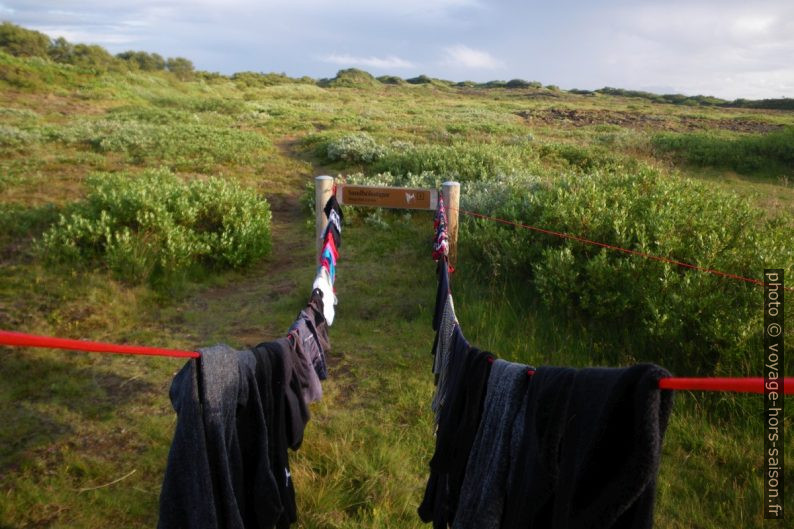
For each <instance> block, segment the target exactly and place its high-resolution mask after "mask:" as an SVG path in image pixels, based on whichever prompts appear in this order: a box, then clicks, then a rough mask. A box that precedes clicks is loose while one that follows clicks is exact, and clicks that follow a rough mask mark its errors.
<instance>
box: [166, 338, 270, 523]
mask: <svg viewBox="0 0 794 529" xmlns="http://www.w3.org/2000/svg"><path fill="white" fill-rule="evenodd" d="M201 353H202V357H201V359H200V360H196V359H192V360H190V361H188V363H187V364H186V365H185V366H184V367H183V368H182V369H181V370H180V371H179V373H177V375H176V376H175V377H174V380H173V382H172V383H171V390H170V396H171V402H172V404H173V406H174V410H176V412H177V425H176V430H175V432H174V439H173V442H172V443H171V449H170V451H169V454H168V464H167V467H166V472H165V477H164V479H163V486H162V489H161V492H160V517H159V520H158V527H159V528H161V529H168V528H180V529H181V528H185V527H190V528H207V529H217V528H221V527H223V528H231V529H243V528H245V527H272V526H273V524H274V523H275V521H276V519H277V518H278V517H279V515H280V514H281V502H280V497H279V494H278V491H277V486H276V481H275V476H274V475H273V473H272V471H271V466H270V459H269V457H268V453H269V449H270V447H269V437H270V433H269V430H268V423H267V421H266V418H265V413H264V410H263V407H262V400H261V399H260V393H259V388H258V386H257V380H256V361H255V359H254V357H253V354H252V353H251V351H248V350H244V351H235V350H234V349H231V348H230V347H228V346H225V345H219V346H215V347H210V348H206V349H202V350H201Z"/></svg>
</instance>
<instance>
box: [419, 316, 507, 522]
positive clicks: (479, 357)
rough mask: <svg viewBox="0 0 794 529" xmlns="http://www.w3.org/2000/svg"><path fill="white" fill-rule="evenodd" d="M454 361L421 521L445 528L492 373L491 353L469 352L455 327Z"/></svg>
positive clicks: (421, 511)
mask: <svg viewBox="0 0 794 529" xmlns="http://www.w3.org/2000/svg"><path fill="white" fill-rule="evenodd" d="M452 346H453V352H454V355H455V362H452V363H451V364H450V375H449V376H450V380H449V384H450V385H449V394H448V399H447V401H446V403H445V404H444V407H443V408H442V410H441V415H440V421H439V424H438V431H437V433H436V450H435V453H434V454H433V458H432V459H431V460H430V477H429V479H428V483H427V487H426V488H425V495H424V499H423V500H422V504H421V505H420V506H419V509H418V512H419V516H420V518H421V519H422V520H423V521H425V522H431V521H432V522H433V527H434V528H446V527H447V525H448V524H450V523H452V520H453V519H454V517H455V511H456V510H457V505H458V498H459V496H460V487H461V485H462V483H463V477H464V475H465V473H466V464H467V463H468V460H469V453H470V452H471V447H472V444H473V443H474V438H475V436H476V435H477V428H478V427H479V424H480V417H481V416H482V406H483V401H484V399H485V391H486V388H487V385H488V376H489V374H490V371H491V363H490V362H489V359H490V360H493V356H492V355H491V354H490V353H486V352H483V351H480V350H479V349H470V348H469V346H468V344H467V343H466V340H465V338H463V334H462V333H461V332H460V329H459V328H458V329H457V330H456V332H455V334H454V335H453V342H452Z"/></svg>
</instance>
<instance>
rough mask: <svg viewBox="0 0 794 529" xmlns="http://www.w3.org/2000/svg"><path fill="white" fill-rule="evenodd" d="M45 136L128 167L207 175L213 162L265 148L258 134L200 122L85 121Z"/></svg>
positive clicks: (239, 159)
mask: <svg viewBox="0 0 794 529" xmlns="http://www.w3.org/2000/svg"><path fill="white" fill-rule="evenodd" d="M49 136H50V138H52V139H54V140H57V141H63V142H65V143H71V144H82V145H85V146H88V147H90V148H92V149H93V150H95V151H97V152H118V153H124V154H126V155H127V156H129V158H130V160H131V161H132V162H133V163H144V162H151V161H155V162H158V161H159V162H161V163H164V164H167V165H168V166H169V167H171V168H174V169H179V170H197V171H208V170H211V169H213V168H214V166H215V165H216V164H235V165H237V164H244V163H250V162H252V161H255V160H256V159H258V158H261V157H262V155H263V151H265V150H266V149H268V147H269V146H270V144H269V142H268V141H267V140H266V139H265V138H263V137H262V136H261V135H259V134H257V133H255V132H250V131H243V130H238V129H233V128H226V127H213V126H209V125H204V124H201V123H184V122H182V123H180V122H175V123H169V124H159V123H146V122H141V121H136V120H134V119H126V117H125V116H123V115H122V116H119V119H105V120H96V121H91V120H84V121H80V122H78V123H76V124H74V125H71V126H68V127H59V128H55V129H51V130H50V132H49Z"/></svg>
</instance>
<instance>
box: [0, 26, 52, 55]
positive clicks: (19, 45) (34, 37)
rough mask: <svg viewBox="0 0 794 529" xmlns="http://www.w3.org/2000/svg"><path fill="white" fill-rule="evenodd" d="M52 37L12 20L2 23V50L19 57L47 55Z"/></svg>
mask: <svg viewBox="0 0 794 529" xmlns="http://www.w3.org/2000/svg"><path fill="white" fill-rule="evenodd" d="M49 49H50V38H49V37H48V36H47V35H45V34H44V33H40V32H38V31H34V30H32V29H25V28H23V27H21V26H17V25H16V24H12V23H11V22H3V23H2V24H0V50H3V51H5V52H6V53H9V54H11V55H16V56H17V57H47V52H48V51H49Z"/></svg>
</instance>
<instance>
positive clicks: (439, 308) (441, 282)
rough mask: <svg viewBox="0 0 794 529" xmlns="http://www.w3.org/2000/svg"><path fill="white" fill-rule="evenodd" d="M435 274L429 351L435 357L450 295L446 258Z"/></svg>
mask: <svg viewBox="0 0 794 529" xmlns="http://www.w3.org/2000/svg"><path fill="white" fill-rule="evenodd" d="M436 274H437V275H438V288H437V289H436V307H435V309H434V310H433V330H434V331H436V336H435V338H433V348H432V349H431V351H430V353H431V354H432V355H433V356H436V349H437V348H438V337H439V328H440V327H441V319H442V317H443V316H444V307H445V306H446V304H447V296H449V295H450V294H449V267H448V266H447V258H446V257H444V258H442V259H439V260H438V265H437V269H436ZM433 365H435V362H433ZM436 382H438V380H436Z"/></svg>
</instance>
